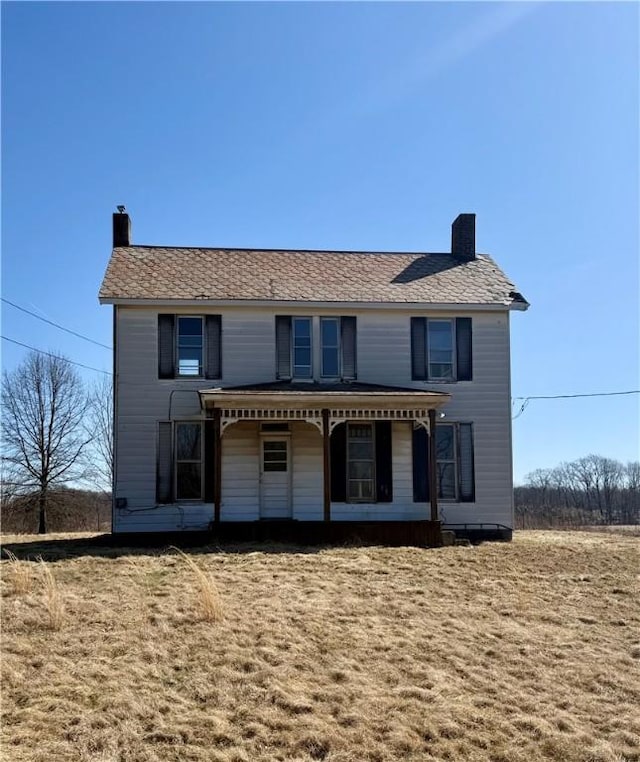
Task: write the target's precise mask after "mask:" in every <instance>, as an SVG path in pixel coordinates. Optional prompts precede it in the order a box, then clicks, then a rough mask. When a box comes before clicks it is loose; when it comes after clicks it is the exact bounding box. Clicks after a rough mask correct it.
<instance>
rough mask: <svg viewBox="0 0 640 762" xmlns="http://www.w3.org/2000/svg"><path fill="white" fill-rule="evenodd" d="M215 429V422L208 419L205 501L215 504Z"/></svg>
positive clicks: (205, 427) (206, 424) (206, 427)
mask: <svg viewBox="0 0 640 762" xmlns="http://www.w3.org/2000/svg"><path fill="white" fill-rule="evenodd" d="M215 447H216V440H215V429H214V427H213V421H212V420H210V419H208V420H206V421H205V422H204V460H203V463H202V468H203V469H204V501H205V503H213V502H214V500H215V488H214V484H215V473H216V468H215Z"/></svg>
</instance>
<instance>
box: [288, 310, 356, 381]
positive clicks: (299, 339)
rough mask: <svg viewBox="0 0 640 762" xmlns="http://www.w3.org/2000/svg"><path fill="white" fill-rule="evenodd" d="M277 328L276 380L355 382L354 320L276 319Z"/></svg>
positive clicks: (337, 318)
mask: <svg viewBox="0 0 640 762" xmlns="http://www.w3.org/2000/svg"><path fill="white" fill-rule="evenodd" d="M275 327H276V377H277V378H281V379H287V380H289V379H302V378H331V379H336V378H339V379H344V380H353V379H355V378H356V318H355V317H352V316H345V317H322V318H318V317H313V318H311V317H292V316H290V315H276V326H275ZM314 335H315V336H316V342H317V339H318V335H319V339H320V346H319V347H318V346H315V347H314V338H313V337H314ZM314 355H316V362H315V363H314Z"/></svg>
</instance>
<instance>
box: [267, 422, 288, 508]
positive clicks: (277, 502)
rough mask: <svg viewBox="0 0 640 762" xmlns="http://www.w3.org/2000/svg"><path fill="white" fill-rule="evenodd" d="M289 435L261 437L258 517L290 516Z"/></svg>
mask: <svg viewBox="0 0 640 762" xmlns="http://www.w3.org/2000/svg"><path fill="white" fill-rule="evenodd" d="M289 446H290V437H283V436H269V437H262V443H261V452H260V518H261V519H288V518H291V472H290V460H291V459H290V453H289Z"/></svg>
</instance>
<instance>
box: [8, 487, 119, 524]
mask: <svg viewBox="0 0 640 762" xmlns="http://www.w3.org/2000/svg"><path fill="white" fill-rule="evenodd" d="M47 510H48V526H47V531H49V532H110V531H111V495H110V494H107V493H105V492H92V491H91V490H80V489H67V488H64V487H62V488H59V489H56V490H52V491H51V492H50V493H49V496H48V507H47ZM1 518H2V531H3V532H5V533H7V534H22V533H27V534H31V533H33V534H35V533H36V532H37V531H38V518H39V493H38V492H33V493H31V494H28V495H13V496H6V495H5V496H3V498H2V505H1Z"/></svg>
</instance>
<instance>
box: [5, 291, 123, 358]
mask: <svg viewBox="0 0 640 762" xmlns="http://www.w3.org/2000/svg"><path fill="white" fill-rule="evenodd" d="M0 299H2V301H3V302H5V303H6V304H10V305H11V306H12V307H15V308H16V309H17V310H20V312H26V313H27V315H31V316H32V317H34V318H37V319H38V320H42V322H43V323H49V325H52V326H54V327H55V328H59V329H60V330H61V331H66V332H67V333H70V334H71V335H72V336H77V337H78V338H79V339H84V340H85V341H90V342H91V343H92V344H96V345H97V346H99V347H104V348H105V349H108V350H111V347H109V346H107V345H106V344H103V343H102V342H100V341H96V340H95V339H90V338H89V337H88V336H84V335H83V334H81V333H78V332H77V331H72V330H71V329H70V328H65V327H64V326H63V325H59V324H58V323H54V322H53V320H47V318H43V317H41V316H40V315H38V314H36V313H35V312H31V310H28V309H26V308H25V307H21V306H20V305H19V304H15V303H14V302H11V301H9V299H5V298H4V296H0Z"/></svg>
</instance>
